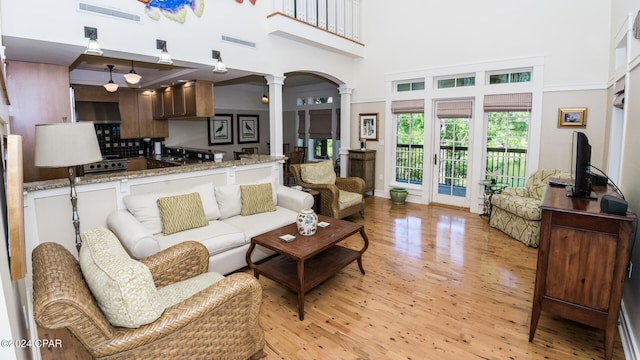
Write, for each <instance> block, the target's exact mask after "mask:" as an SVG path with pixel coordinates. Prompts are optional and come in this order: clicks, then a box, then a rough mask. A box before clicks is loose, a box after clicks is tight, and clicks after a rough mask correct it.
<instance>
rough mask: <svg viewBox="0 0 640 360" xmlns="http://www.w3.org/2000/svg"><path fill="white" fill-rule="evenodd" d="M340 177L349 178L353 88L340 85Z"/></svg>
mask: <svg viewBox="0 0 640 360" xmlns="http://www.w3.org/2000/svg"><path fill="white" fill-rule="evenodd" d="M338 92H339V93H340V177H346V176H347V169H348V168H349V149H350V148H351V93H352V92H353V88H349V87H346V86H345V85H340V87H338Z"/></svg>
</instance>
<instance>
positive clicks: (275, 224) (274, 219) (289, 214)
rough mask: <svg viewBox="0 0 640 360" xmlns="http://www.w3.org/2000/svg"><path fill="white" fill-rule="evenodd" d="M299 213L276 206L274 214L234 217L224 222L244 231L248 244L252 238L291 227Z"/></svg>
mask: <svg viewBox="0 0 640 360" xmlns="http://www.w3.org/2000/svg"><path fill="white" fill-rule="evenodd" d="M297 217H298V213H297V212H296V211H293V210H290V209H287V208H284V207H281V206H276V211H274V212H264V213H260V214H254V215H249V216H234V217H231V218H229V219H226V220H224V222H225V223H227V224H228V225H229V226H233V227H235V228H237V229H242V231H243V232H244V237H245V241H246V242H247V243H248V242H249V241H251V238H252V237H254V236H256V235H260V234H262V233H265V232H267V231H271V230H274V229H277V228H279V227H281V226H285V225H289V224H291V223H294V222H295V221H296V218H297Z"/></svg>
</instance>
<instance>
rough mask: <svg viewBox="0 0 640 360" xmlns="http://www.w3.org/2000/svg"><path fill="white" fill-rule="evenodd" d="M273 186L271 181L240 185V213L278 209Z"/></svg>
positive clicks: (248, 213) (250, 213)
mask: <svg viewBox="0 0 640 360" xmlns="http://www.w3.org/2000/svg"><path fill="white" fill-rule="evenodd" d="M271 188H272V186H271V184H270V183H264V184H255V185H240V197H241V199H242V210H241V211H240V215H242V216H247V215H253V214H259V213H263V212H271V211H276V206H275V204H274V203H273V195H272V192H271Z"/></svg>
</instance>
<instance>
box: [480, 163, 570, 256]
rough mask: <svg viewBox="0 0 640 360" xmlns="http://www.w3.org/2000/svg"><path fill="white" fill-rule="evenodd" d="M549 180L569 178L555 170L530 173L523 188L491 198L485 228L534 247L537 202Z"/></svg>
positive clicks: (538, 216)
mask: <svg viewBox="0 0 640 360" xmlns="http://www.w3.org/2000/svg"><path fill="white" fill-rule="evenodd" d="M550 178H561V179H570V178H571V174H570V173H566V172H562V171H560V170H555V169H542V170H538V171H536V172H534V173H533V174H532V175H531V176H529V178H528V179H527V182H526V183H525V186H523V187H513V188H506V189H504V190H502V192H501V193H500V194H495V195H493V196H492V197H491V218H490V219H489V225H491V226H492V227H494V228H496V229H498V230H501V231H502V232H504V233H505V234H507V235H509V236H511V237H512V238H514V239H516V240H519V241H521V242H522V243H523V244H525V245H527V246H531V247H538V243H539V241H540V223H541V220H542V209H540V203H541V202H542V197H543V195H544V191H545V190H546V188H547V184H548V183H549V179H550Z"/></svg>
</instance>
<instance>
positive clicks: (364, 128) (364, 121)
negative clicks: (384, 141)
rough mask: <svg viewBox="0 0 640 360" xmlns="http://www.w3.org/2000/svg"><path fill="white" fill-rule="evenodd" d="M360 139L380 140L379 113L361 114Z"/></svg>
mask: <svg viewBox="0 0 640 360" xmlns="http://www.w3.org/2000/svg"><path fill="white" fill-rule="evenodd" d="M360 140H361V141H362V140H375V141H377V140H378V113H375V114H360Z"/></svg>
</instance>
